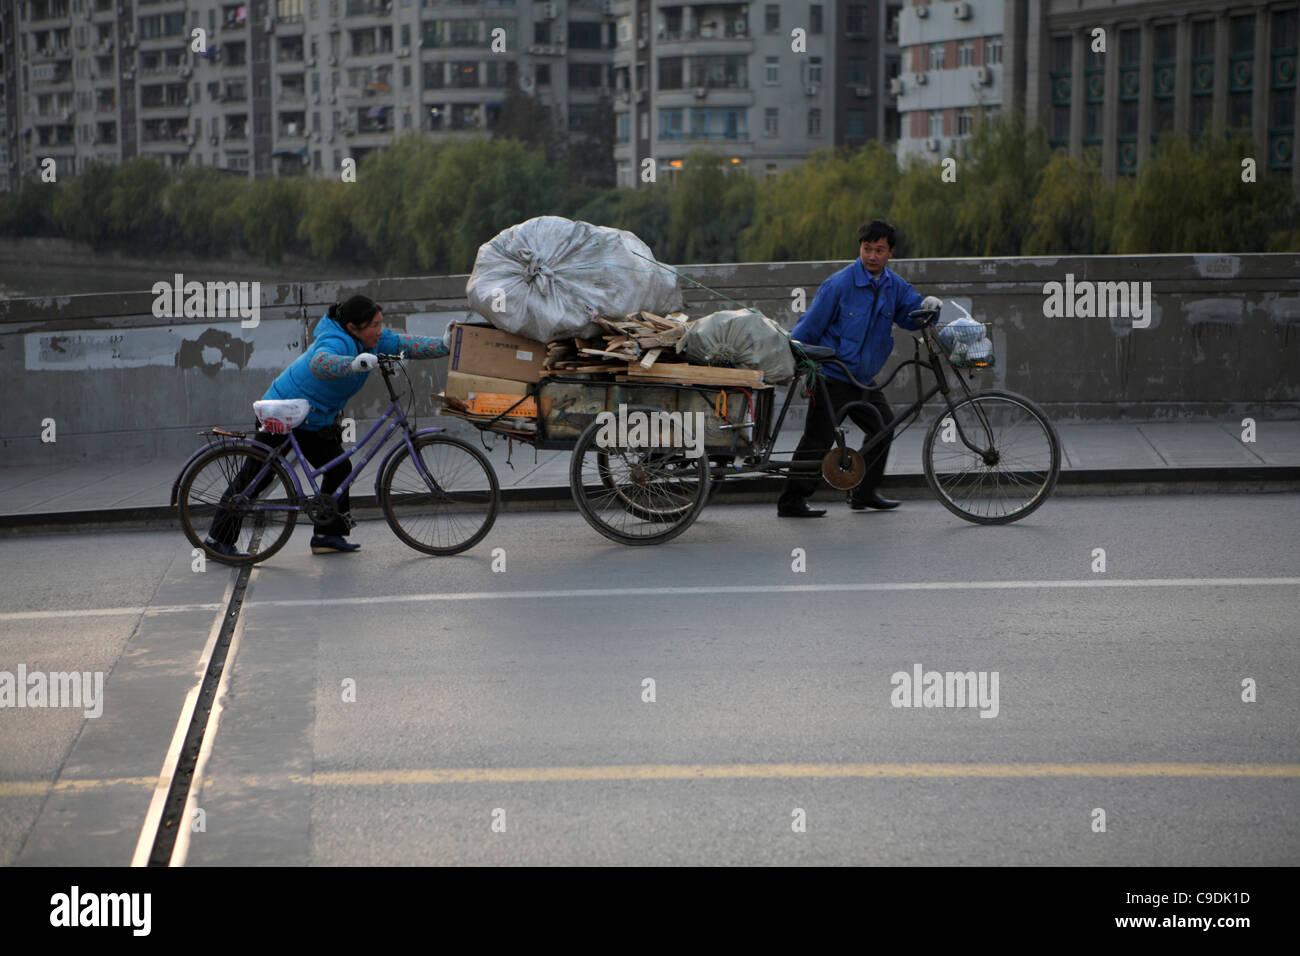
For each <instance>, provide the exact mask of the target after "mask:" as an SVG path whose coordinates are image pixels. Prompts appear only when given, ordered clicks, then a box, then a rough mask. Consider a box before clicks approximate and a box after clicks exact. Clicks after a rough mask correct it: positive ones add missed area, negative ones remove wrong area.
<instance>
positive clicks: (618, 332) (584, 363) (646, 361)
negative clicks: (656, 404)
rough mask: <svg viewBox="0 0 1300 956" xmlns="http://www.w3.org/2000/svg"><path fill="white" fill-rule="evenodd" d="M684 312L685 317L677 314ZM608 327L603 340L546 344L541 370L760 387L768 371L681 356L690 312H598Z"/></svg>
mask: <svg viewBox="0 0 1300 956" xmlns="http://www.w3.org/2000/svg"><path fill="white" fill-rule="evenodd" d="M678 316H680V318H678ZM595 322H596V324H598V325H600V326H601V327H602V328H604V329H605V330H606V334H605V335H604V336H602V337H601V338H598V339H577V338H575V339H565V340H562V341H557V342H551V343H550V344H549V345H548V346H547V354H546V362H545V363H544V365H543V370H542V375H543V376H546V375H588V374H609V373H613V375H614V380H615V381H617V382H675V383H680V384H686V385H738V386H741V387H748V388H760V387H761V386H762V384H763V373H762V372H760V371H751V370H750V369H736V368H718V367H715V366H711V365H692V364H689V363H686V362H679V361H673V362H669V361H660V359H661V357H664V356H665V355H667V356H670V357H674V358H675V357H676V356H677V353H676V351H675V348H676V345H677V343H678V342H679V341H681V338H682V336H683V335H685V334H686V317H685V316H684V315H681V313H674V314H673V315H670V316H660V315H655V314H654V313H652V312H635V313H633V314H631V315H628V316H625V317H624V318H622V319H610V318H606V317H604V316H597V317H596V319H595Z"/></svg>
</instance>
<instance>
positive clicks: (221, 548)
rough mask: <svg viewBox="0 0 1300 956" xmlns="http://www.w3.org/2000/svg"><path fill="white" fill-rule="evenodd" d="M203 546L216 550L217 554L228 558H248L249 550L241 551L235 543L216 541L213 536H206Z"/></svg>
mask: <svg viewBox="0 0 1300 956" xmlns="http://www.w3.org/2000/svg"><path fill="white" fill-rule="evenodd" d="M203 546H204V547H205V548H207V549H208V550H209V551H215V552H216V553H217V554H219V555H221V556H223V557H226V558H246V557H248V552H247V551H240V550H239V549H238V548H236V547H235V546H234V545H233V544H226V543H225V542H223V541H216V540H214V539H212V538H204V539H203Z"/></svg>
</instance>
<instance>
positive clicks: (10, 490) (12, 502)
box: [0, 421, 1300, 530]
mask: <svg viewBox="0 0 1300 956" xmlns="http://www.w3.org/2000/svg"><path fill="white" fill-rule="evenodd" d="M926 425H927V423H926V422H921V423H918V424H915V425H913V426H912V427H911V428H909V429H908V430H907V431H905V432H904V433H903V434H902V435H901V436H899V437H898V438H897V439H896V440H895V442H894V445H893V448H892V449H891V451H890V457H889V464H888V467H887V468H886V479H885V484H884V489H885V490H886V491H887V492H890V493H901V494H902V495H904V496H909V493H910V492H912V491H915V492H916V493H917V495H919V496H924V495H928V494H929V492H928V490H927V489H926V487H925V478H924V473H923V471H922V468H921V443H922V439H923V438H924V435H925V427H926ZM1056 428H1057V433H1058V434H1059V435H1060V438H1061V445H1062V449H1061V450H1062V460H1061V479H1060V483H1059V485H1060V486H1062V487H1068V486H1070V485H1086V486H1089V487H1091V488H1092V490H1093V491H1095V492H1101V493H1105V492H1106V491H1107V490H1108V489H1110V490H1114V489H1115V488H1117V487H1118V486H1124V490H1126V491H1128V492H1132V491H1141V490H1143V489H1142V488H1141V487H1134V486H1141V485H1146V484H1153V485H1156V486H1159V487H1158V488H1156V489H1154V490H1170V489H1168V488H1166V487H1165V486H1166V485H1167V484H1188V485H1189V487H1188V490H1193V489H1192V488H1191V487H1190V485H1191V484H1193V483H1199V484H1201V485H1202V486H1204V484H1205V483H1207V482H1208V483H1212V484H1215V485H1219V486H1224V485H1236V486H1238V489H1239V490H1256V489H1263V488H1269V489H1274V490H1292V488H1294V487H1300V421H1262V422H1260V423H1259V424H1258V425H1257V428H1256V441H1255V442H1253V443H1243V442H1242V441H1241V432H1240V428H1239V427H1237V426H1235V425H1228V424H1225V423H1218V422H1191V423H1181V422H1141V423H1126V424H1114V423H1100V424H1067V425H1057V426H1056ZM801 430H802V426H800V425H792V426H790V427H787V428H785V429H783V431H782V433H781V438H780V441H779V442H778V444H777V450H778V451H786V452H790V451H793V449H794V448H795V446H796V445H797V444H798V441H799V435H800V433H801ZM468 437H469V438H470V440H472V441H475V442H476V444H478V446H479V447H480V448H482V447H483V443H482V442H478V441H477V438H478V435H477V433H475V432H473V431H471V432H470V434H469V435H468ZM850 439H851V441H853V442H854V443H855V444H856V442H857V441H858V440H859V438H858V433H857V432H856V431H852V432H851V434H850ZM486 440H487V442H488V443H489V444H491V445H493V446H495V447H493V448H492V449H490V450H489V449H486V448H484V451H485V453H487V454H488V457H489V458H490V459H491V461H492V464H493V466H494V467H495V468H496V472H497V478H498V481H499V482H500V483H501V489H502V492H503V495H504V498H505V501H506V503H507V505H511V506H522V505H524V504H525V503H527V502H532V503H533V505H534V506H544V505H543V503H545V502H550V503H551V504H550V506H551V507H554V506H557V505H558V506H561V507H563V506H567V503H568V502H569V500H570V496H569V487H568V486H569V474H568V470H569V463H570V460H571V457H572V456H571V453H570V452H568V451H535V450H534V449H533V448H532V447H531V446H528V445H523V444H519V443H516V444H515V446H514V449H513V454H509V452H510V449H509V446H508V443H507V441H506V440H505V439H504V438H500V437H499V436H487V437H486ZM195 447H196V448H197V447H198V440H197V439H196V444H195ZM508 457H509V459H510V460H509V461H507V458H508ZM778 457H781V458H788V457H789V456H788V454H787V455H784V456H778ZM182 464H184V459H183V458H177V459H176V460H165V461H162V460H160V461H150V462H144V463H140V462H135V463H132V462H116V463H99V464H97V463H93V462H81V463H73V464H68V463H60V464H50V465H23V466H16V467H0V529H7V530H18V529H21V528H37V527H41V526H45V525H55V526H57V525H71V526H85V525H88V524H90V525H93V524H100V523H118V522H123V521H147V520H154V521H156V520H163V519H166V518H168V517H169V516H174V509H169V500H170V497H171V488H172V483H173V481H174V480H175V478H176V474H177V472H178V471H179V470H180V467H181V465H182ZM377 464H378V458H377V459H376V461H374V462H372V463H371V464H370V465H369V466H368V467H367V469H366V471H365V472H363V473H362V475H361V476H360V477H359V478H358V480H357V482H356V484H355V485H354V489H355V493H354V495H353V498H354V500H355V501H356V503H357V505H358V507H360V508H365V507H368V506H373V505H374V499H373V492H374V475H375V468H376V467H377ZM779 480H780V479H777V478H770V477H761V478H747V479H745V480H743V481H729V482H728V483H727V484H726V485H725V486H724V488H725V489H726V490H728V491H731V490H733V489H735V490H737V491H749V492H752V493H755V494H757V493H763V494H768V493H771V492H772V491H774V490H775V488H776V487H778V483H779ZM1215 490H1226V489H1225V488H1224V487H1217V488H1216V489H1215ZM825 492H826V494H833V492H832V491H831V489H830V488H829V487H827V488H826V489H825ZM741 497H751V496H745V495H735V496H733V495H731V494H724V495H721V496H719V500H727V499H729V498H734V500H740V498H741ZM819 497H825V495H819Z"/></svg>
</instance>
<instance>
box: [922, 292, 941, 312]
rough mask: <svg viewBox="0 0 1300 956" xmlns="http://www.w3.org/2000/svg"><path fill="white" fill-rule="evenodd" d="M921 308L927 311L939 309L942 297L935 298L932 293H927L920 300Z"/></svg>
mask: <svg viewBox="0 0 1300 956" xmlns="http://www.w3.org/2000/svg"><path fill="white" fill-rule="evenodd" d="M921 308H922V309H924V310H925V311H927V312H930V311H934V312H938V311H939V310H940V309H942V308H943V299H940V298H937V297H935V296H932V295H927V296H926V297H925V298H924V299H922V300H921Z"/></svg>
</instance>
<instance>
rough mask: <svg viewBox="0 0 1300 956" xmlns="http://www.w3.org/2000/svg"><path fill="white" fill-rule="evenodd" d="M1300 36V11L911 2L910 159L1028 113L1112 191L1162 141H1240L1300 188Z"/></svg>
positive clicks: (1102, 1)
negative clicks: (1003, 113) (1000, 119)
mask: <svg viewBox="0 0 1300 956" xmlns="http://www.w3.org/2000/svg"><path fill="white" fill-rule="evenodd" d="M1298 23H1300V3H1297V2H1296V0H1253V2H1235V3H1234V2H1230V0H1229V2H1224V0H1132V2H1125V0H968V2H962V0H908V2H907V5H906V6H905V7H904V8H903V9H902V11H901V13H900V14H899V19H898V34H899V47H900V54H901V58H902V70H901V74H900V75H899V77H898V78H897V79H896V80H895V81H894V82H893V89H894V90H895V91H896V92H897V94H898V111H899V114H900V123H901V127H902V135H901V136H900V137H899V140H898V146H897V150H898V155H899V158H900V159H902V158H904V157H906V156H909V155H921V156H928V157H930V158H936V157H939V156H946V155H951V154H952V151H953V149H954V147H955V146H956V145H957V143H958V142H959V141H960V140H962V139H963V138H965V137H966V136H968V135H969V134H970V131H971V128H972V126H973V124H974V122H975V121H976V120H977V119H978V117H979V116H981V115H996V114H997V113H998V111H999V110H1001V109H1003V108H1016V109H1019V110H1021V111H1023V112H1024V113H1025V115H1026V116H1027V117H1028V118H1029V119H1030V120H1032V121H1035V122H1038V123H1040V124H1041V125H1042V126H1043V127H1044V128H1045V129H1046V130H1047V131H1048V135H1049V138H1050V141H1051V143H1052V145H1053V146H1054V147H1058V148H1063V149H1068V150H1069V151H1070V153H1071V154H1072V155H1075V156H1082V155H1084V153H1085V152H1086V151H1095V155H1097V156H1098V157H1099V161H1100V163H1101V167H1102V170H1103V172H1104V174H1105V175H1106V176H1107V177H1114V176H1116V175H1131V174H1134V173H1136V172H1137V171H1138V169H1139V168H1140V167H1141V165H1142V162H1143V161H1144V160H1145V159H1147V158H1148V157H1149V156H1150V155H1151V154H1152V151H1153V149H1154V147H1155V144H1156V143H1157V142H1158V141H1159V139H1160V137H1161V136H1162V135H1167V134H1169V133H1171V132H1172V133H1187V134H1189V135H1192V136H1199V135H1203V134H1206V133H1217V132H1221V131H1223V130H1225V129H1236V130H1242V131H1244V132H1246V133H1248V134H1249V135H1250V136H1251V137H1252V138H1253V139H1254V140H1255V142H1256V143H1257V144H1258V146H1259V157H1258V159H1259V166H1260V167H1261V168H1267V169H1269V170H1272V171H1274V172H1279V173H1283V174H1289V175H1291V177H1292V179H1293V181H1294V182H1295V183H1296V184H1297V187H1300V165H1298V164H1296V163H1295V162H1294V151H1295V131H1296V127H1297V125H1298V124H1300V102H1298V101H1297V97H1296V54H1297V25H1298Z"/></svg>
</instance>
